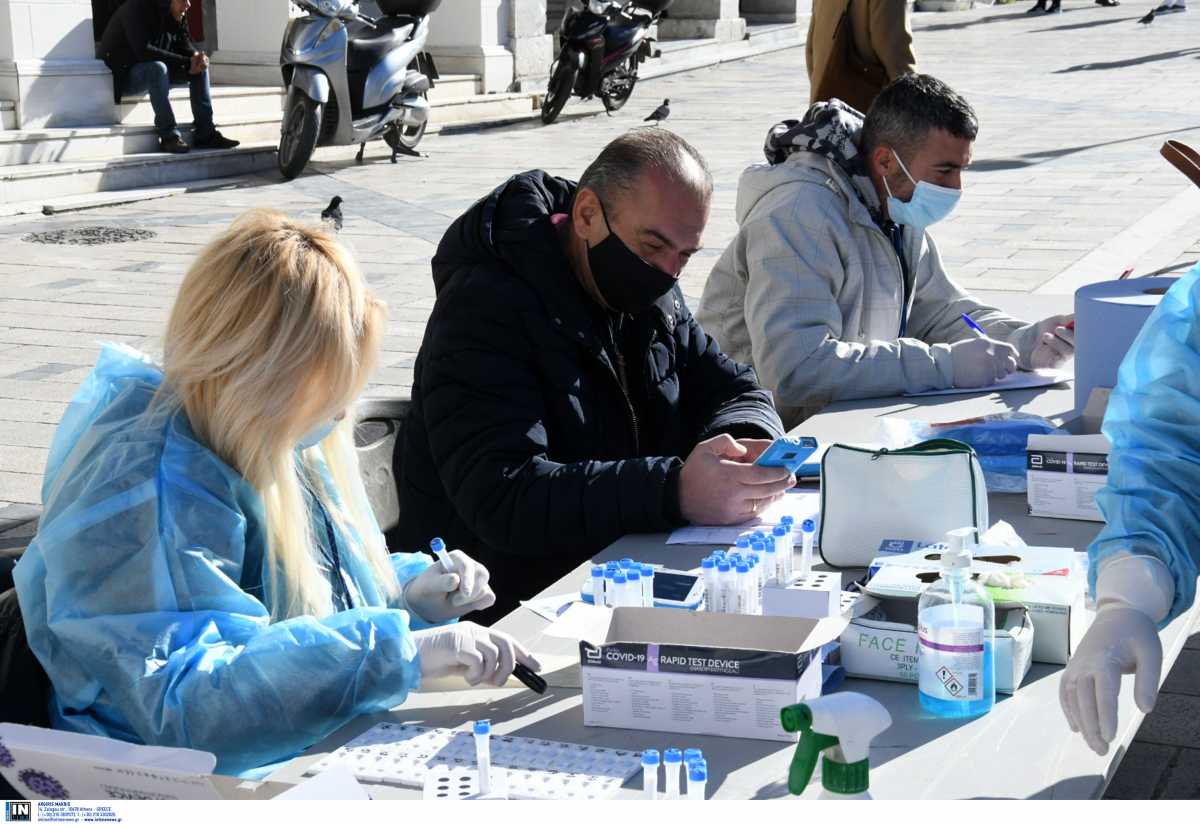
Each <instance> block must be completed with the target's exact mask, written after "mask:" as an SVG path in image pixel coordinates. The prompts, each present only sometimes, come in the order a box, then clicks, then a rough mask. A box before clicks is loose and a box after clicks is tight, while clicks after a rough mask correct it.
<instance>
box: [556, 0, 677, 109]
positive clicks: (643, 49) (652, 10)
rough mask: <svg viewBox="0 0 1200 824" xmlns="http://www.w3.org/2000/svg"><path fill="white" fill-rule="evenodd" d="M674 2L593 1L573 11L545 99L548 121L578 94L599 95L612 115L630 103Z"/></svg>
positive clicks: (570, 9)
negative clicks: (657, 28)
mask: <svg viewBox="0 0 1200 824" xmlns="http://www.w3.org/2000/svg"><path fill="white" fill-rule="evenodd" d="M669 5H671V0H630V1H629V2H625V3H621V2H617V0H587V6H586V7H570V6H569V7H568V9H567V11H566V14H565V15H564V16H563V24H562V28H561V29H560V30H559V37H560V38H561V39H562V49H561V50H560V51H559V53H558V60H556V61H555V63H554V67H553V69H552V71H551V73H550V85H549V87H548V88H547V89H546V96H545V97H544V98H543V99H542V122H543V123H545V124H547V125H549V124H550V123H553V122H554V119H555V118H556V117H558V113H559V112H561V111H562V109H563V106H565V105H566V104H567V100H568V99H569V98H570V97H571V95H572V94H576V95H578V96H579V97H582V98H583V99H584V100H587V99H589V98H591V97H595V96H599V98H600V100H601V101H602V102H603V103H604V108H605V110H606V111H608V112H615V111H616V110H617V109H619V108H621V107H622V106H624V105H625V101H626V100H628V99H629V96H630V95H631V94H633V86H634V84H635V83H637V73H638V66H640V65H641V64H642V63H644V62H646V59H647V58H649V57H658V56H659V52H658V50H656V49H655V48H654V47H653V43H654V38H652V37H650V36H649V30H650V27H651V26H653V25H654V24H655V23H657V22H658V19H659V18H660V17H661V16H662V13H663V12H664V11H666V9H667V6H669Z"/></svg>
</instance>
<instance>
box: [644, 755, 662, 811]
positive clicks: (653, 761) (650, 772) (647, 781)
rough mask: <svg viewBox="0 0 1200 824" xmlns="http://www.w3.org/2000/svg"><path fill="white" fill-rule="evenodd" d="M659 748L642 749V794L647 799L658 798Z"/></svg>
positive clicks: (653, 799)
mask: <svg viewBox="0 0 1200 824" xmlns="http://www.w3.org/2000/svg"><path fill="white" fill-rule="evenodd" d="M658 762H659V757H658V750H643V751H642V796H643V797H644V798H645V799H646V800H647V801H655V800H656V799H657V798H658Z"/></svg>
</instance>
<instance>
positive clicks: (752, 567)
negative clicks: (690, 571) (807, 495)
mask: <svg viewBox="0 0 1200 824" xmlns="http://www.w3.org/2000/svg"><path fill="white" fill-rule="evenodd" d="M797 533H799V535H800V540H801V552H800V566H799V567H798V568H797V567H796V544H795V539H796V534H797ZM815 537H816V524H815V523H814V522H813V521H812V520H805V521H804V522H803V523H802V524H801V525H800V528H799V529H797V528H796V523H795V519H793V518H792V516H790V515H785V516H784V517H783V520H782V521H780V523H779V524H778V525H777V526H775V527H772V528H771V529H770V530H769V531H768V530H756V531H754V532H751V533H748V534H746V535H742V536H741V537H739V538H738V539H737V543H736V544H735V545H734V546H733V547H731V548H729V549H727V550H718V551H717V552H714V553H713V554H712V555H709V556H708V557H707V558H705V559H704V560H702V561H701V562H700V574H701V576H702V577H703V578H704V593H705V596H704V609H705V611H707V612H725V613H733V614H738V615H762V614H763V590H764V589H766V588H767V587H786V586H789V585H792V584H793V583H795V582H796V581H797V580H798V579H802V578H807V577H808V576H809V575H810V574H811V573H812V561H813V542H814V539H815Z"/></svg>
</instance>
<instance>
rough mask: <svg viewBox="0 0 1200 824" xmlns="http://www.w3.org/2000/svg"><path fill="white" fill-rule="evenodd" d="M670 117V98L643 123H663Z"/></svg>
mask: <svg viewBox="0 0 1200 824" xmlns="http://www.w3.org/2000/svg"><path fill="white" fill-rule="evenodd" d="M670 116H671V101H670V99H669V98H668V99H667V100H664V101H663V102H662V105H661V106H659V107H658V108H657V109H655V110H654V111H652V112H650V116H649V117H647V118H646V119H645V120H643V121H642V122H643V123H650V122H654V123H655V124H657V123H661V122H662V121H664V120H666V119H667V118H668V117H670Z"/></svg>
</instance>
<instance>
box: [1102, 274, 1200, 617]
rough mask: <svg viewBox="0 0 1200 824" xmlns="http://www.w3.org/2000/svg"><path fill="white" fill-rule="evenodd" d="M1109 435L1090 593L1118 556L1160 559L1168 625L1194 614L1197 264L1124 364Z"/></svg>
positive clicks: (1199, 445) (1199, 331)
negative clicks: (1170, 590)
mask: <svg viewBox="0 0 1200 824" xmlns="http://www.w3.org/2000/svg"><path fill="white" fill-rule="evenodd" d="M1104 434H1105V435H1107V436H1108V439H1109V440H1110V441H1111V442H1112V453H1111V455H1110V456H1109V468H1108V485H1107V486H1106V487H1105V488H1104V489H1102V490H1101V491H1100V492H1099V493H1098V494H1097V496H1096V502H1097V503H1098V504H1099V506H1100V511H1101V512H1102V513H1103V514H1104V517H1105V519H1106V521H1107V524H1106V525H1105V527H1104V529H1103V530H1102V531H1101V532H1100V535H1099V537H1097V538H1096V540H1095V541H1094V542H1093V543H1092V545H1091V546H1090V547H1089V548H1088V558H1089V561H1090V564H1089V569H1090V576H1089V577H1090V584H1091V588H1092V591H1093V592H1095V591H1096V573H1097V570H1098V568H1099V565H1100V562H1101V561H1103V560H1104V559H1105V558H1108V557H1109V556H1111V555H1113V554H1114V553H1116V552H1118V551H1121V550H1126V551H1129V552H1132V553H1134V554H1140V555H1152V556H1154V557H1156V558H1159V559H1161V560H1162V561H1163V562H1164V563H1165V564H1166V565H1167V568H1168V569H1169V570H1170V572H1171V576H1172V577H1173V578H1174V579H1175V599H1174V601H1173V602H1172V604H1171V611H1170V614H1169V615H1168V616H1167V618H1166V619H1165V620H1164V621H1163V622H1162V624H1161V625H1160V626H1165V625H1166V624H1167V623H1168V622H1169V621H1170V620H1171V619H1173V618H1174V617H1175V616H1177V615H1179V614H1180V613H1181V612H1184V611H1186V610H1187V609H1188V608H1190V607H1191V605H1192V602H1193V601H1194V599H1195V597H1196V570H1197V565H1198V564H1200V265H1198V266H1195V267H1193V268H1192V270H1191V271H1189V272H1188V273H1187V274H1186V275H1184V276H1183V277H1182V278H1180V279H1179V281H1178V282H1176V283H1175V285H1174V286H1172V287H1171V289H1170V290H1169V291H1168V292H1167V294H1166V295H1165V296H1163V299H1162V302H1161V303H1160V304H1159V306H1158V307H1157V308H1156V309H1155V310H1154V312H1153V313H1152V314H1151V315H1150V318H1149V319H1148V320H1147V321H1146V325H1145V326H1144V327H1143V329H1142V331H1141V334H1139V335H1138V337H1137V339H1136V340H1135V341H1134V342H1133V346H1132V347H1130V349H1129V353H1128V354H1127V355H1126V356H1125V360H1123V361H1122V362H1121V368H1120V371H1119V372H1118V376H1117V387H1116V389H1115V390H1114V391H1113V394H1112V397H1111V399H1110V400H1109V403H1108V413H1107V414H1106V415H1105V417H1104Z"/></svg>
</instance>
